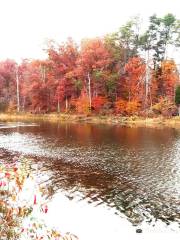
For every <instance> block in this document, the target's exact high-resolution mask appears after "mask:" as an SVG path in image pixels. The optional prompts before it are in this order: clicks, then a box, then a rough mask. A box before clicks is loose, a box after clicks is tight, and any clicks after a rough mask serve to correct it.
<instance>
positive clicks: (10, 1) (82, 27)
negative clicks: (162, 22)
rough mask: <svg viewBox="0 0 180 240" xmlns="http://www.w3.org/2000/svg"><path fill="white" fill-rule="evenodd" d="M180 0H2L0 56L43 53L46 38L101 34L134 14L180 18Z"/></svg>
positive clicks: (78, 37) (16, 56)
mask: <svg viewBox="0 0 180 240" xmlns="http://www.w3.org/2000/svg"><path fill="white" fill-rule="evenodd" d="M179 9H180V0H144V1H143V0H123V1H122V0H0V33H1V34H0V59H5V58H14V59H16V60H17V61H19V60H20V59H21V58H41V57H43V51H42V49H43V47H44V46H45V45H44V43H45V40H46V39H55V40H56V41H58V42H61V41H64V40H66V38H67V37H72V38H73V39H75V40H76V41H79V40H80V39H82V38H86V37H95V36H102V35H104V34H106V33H109V32H112V31H115V30H117V29H118V28H119V27H120V26H121V25H122V24H124V23H125V22H126V21H127V20H128V19H129V18H130V17H131V16H134V15H137V14H140V15H141V16H142V17H143V19H144V21H147V19H148V17H149V16H151V15H152V14H153V13H157V14H158V15H159V16H163V15H164V14H166V13H169V12H170V13H173V14H175V15H176V17H177V18H180V10H179Z"/></svg>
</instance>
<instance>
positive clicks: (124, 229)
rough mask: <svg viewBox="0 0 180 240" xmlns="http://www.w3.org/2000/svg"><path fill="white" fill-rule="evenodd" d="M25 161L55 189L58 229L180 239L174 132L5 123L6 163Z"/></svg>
mask: <svg viewBox="0 0 180 240" xmlns="http://www.w3.org/2000/svg"><path fill="white" fill-rule="evenodd" d="M24 156H25V157H28V158H29V159H30V161H31V164H32V168H33V169H34V173H35V174H36V175H37V177H38V178H39V180H40V181H41V182H42V183H43V184H45V185H46V187H47V188H48V189H49V192H50V195H51V197H52V200H51V202H50V204H49V210H50V211H49V215H48V216H47V219H46V221H47V222H48V223H49V224H51V225H53V226H54V225H56V226H60V227H61V228H62V229H63V230H64V231H72V232H74V233H75V234H77V235H79V236H80V239H85V240H86V239H91V240H92V239H95V240H96V239H103V240H104V239H113V240H116V239H120V236H122V234H123V233H124V234H126V235H127V233H128V234H131V233H132V234H133V233H135V232H136V230H137V229H139V228H140V229H142V231H143V233H152V232H157V233H161V232H162V233H171V232H172V233H174V232H175V233H180V131H178V130H176V129H172V128H162V129H153V128H128V127H120V126H117V125H93V124H81V123H79V124H77V123H76V124H57V123H45V122H36V123H20V122H18V123H6V124H5V123H1V124H0V158H1V159H4V160H6V161H10V160H12V159H14V160H16V161H19V159H21V158H22V157H24ZM124 239H125V238H124Z"/></svg>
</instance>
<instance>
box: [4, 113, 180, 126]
mask: <svg viewBox="0 0 180 240" xmlns="http://www.w3.org/2000/svg"><path fill="white" fill-rule="evenodd" d="M32 120H33V121H36V120H37V121H49V122H70V123H76V122H84V123H96V124H119V125H125V126H129V127H135V126H137V127H143V126H147V127H163V126H167V127H175V128H180V117H179V116H177V117H172V118H169V119H166V118H163V117H158V118H140V117H137V116H132V117H120V116H114V115H111V116H101V115H90V116H87V115H75V114H64V113H61V114H57V113H50V114H30V113H20V114H16V113H13V114H6V113H1V114H0V121H32Z"/></svg>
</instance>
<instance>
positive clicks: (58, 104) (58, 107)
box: [57, 99, 60, 113]
mask: <svg viewBox="0 0 180 240" xmlns="http://www.w3.org/2000/svg"><path fill="white" fill-rule="evenodd" d="M57 111H58V113H60V103H59V99H58V103H57Z"/></svg>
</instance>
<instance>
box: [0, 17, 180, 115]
mask: <svg viewBox="0 0 180 240" xmlns="http://www.w3.org/2000/svg"><path fill="white" fill-rule="evenodd" d="M141 25H142V24H141V21H140V19H139V18H138V17H134V18H131V19H130V20H129V21H128V22H127V23H126V24H125V25H123V26H121V27H120V28H119V30H118V31H116V32H113V33H110V34H107V35H105V36H103V37H98V38H94V39H84V40H82V41H81V43H80V44H76V43H75V42H74V41H73V40H72V39H71V38H69V39H67V41H66V42H63V43H60V44H58V43H56V42H55V41H53V40H51V41H49V42H48V44H47V46H46V49H45V50H44V51H46V53H47V58H46V59H44V60H42V59H37V60H31V59H24V60H22V62H21V64H17V63H16V61H14V60H11V59H7V60H4V61H1V62H0V111H1V112H9V113H12V112H30V113H34V114H37V113H51V112H58V113H60V112H66V113H79V114H90V113H94V114H103V115H106V114H118V115H121V116H132V115H137V116H149V117H152V116H156V115H163V116H174V115H177V114H178V107H179V105H180V82H179V72H178V68H179V66H178V64H177V63H178V59H173V52H174V51H176V52H177V51H178V50H179V48H180V20H179V19H176V17H175V16H174V15H173V14H170V13H169V14H167V15H165V16H163V17H158V16H157V15H153V16H151V17H150V18H149V25H148V26H147V28H146V29H145V30H144V29H143V27H141Z"/></svg>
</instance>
